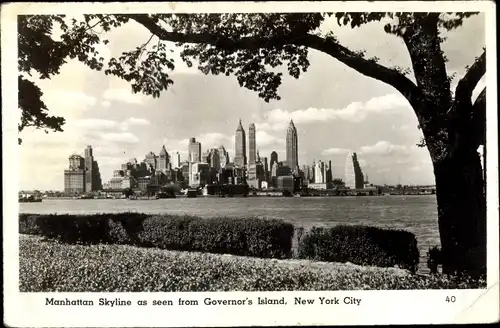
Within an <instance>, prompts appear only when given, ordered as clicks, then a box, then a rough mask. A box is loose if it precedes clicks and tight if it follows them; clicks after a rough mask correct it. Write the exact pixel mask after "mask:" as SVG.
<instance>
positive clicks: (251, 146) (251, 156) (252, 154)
mask: <svg viewBox="0 0 500 328" xmlns="http://www.w3.org/2000/svg"><path fill="white" fill-rule="evenodd" d="M255 133H256V131H255V124H254V123H251V124H250V126H249V127H248V164H255V163H256V162H257V153H256V151H257V144H256V140H255Z"/></svg>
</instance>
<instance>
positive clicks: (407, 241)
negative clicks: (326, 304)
mask: <svg viewBox="0 0 500 328" xmlns="http://www.w3.org/2000/svg"><path fill="white" fill-rule="evenodd" d="M298 257H299V258H303V259H315V260H319V261H327V262H342V263H343V262H352V263H355V264H359V265H374V266H380V267H393V266H396V265H397V266H399V267H401V268H404V269H408V270H410V271H412V272H416V271H417V269H418V262H419V257H420V253H419V251H418V247H417V239H416V237H415V235H414V234H413V233H411V232H408V231H403V230H389V229H381V228H375V227H365V226H345V225H339V226H335V227H332V228H323V227H320V228H318V227H315V228H312V229H311V230H310V231H309V232H308V233H307V234H306V235H305V236H304V237H303V238H302V240H301V242H300V245H299V249H298Z"/></svg>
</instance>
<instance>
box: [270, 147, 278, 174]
mask: <svg viewBox="0 0 500 328" xmlns="http://www.w3.org/2000/svg"><path fill="white" fill-rule="evenodd" d="M270 158H271V160H270V162H269V167H270V170H272V169H273V165H274V163H278V153H277V152H275V151H272V152H271V156H270Z"/></svg>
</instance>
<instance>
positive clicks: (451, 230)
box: [434, 147, 486, 277]
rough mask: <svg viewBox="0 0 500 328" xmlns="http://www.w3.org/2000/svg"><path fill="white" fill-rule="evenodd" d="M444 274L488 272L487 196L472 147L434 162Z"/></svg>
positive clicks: (479, 163)
mask: <svg viewBox="0 0 500 328" xmlns="http://www.w3.org/2000/svg"><path fill="white" fill-rule="evenodd" d="M434 174H435V178H436V196H437V203H438V222H439V232H440V237H441V247H442V258H443V273H445V274H457V275H462V274H467V275H471V276H473V277H479V276H481V275H483V274H485V273H486V197H485V194H484V190H483V185H484V181H483V174H482V169H481V162H480V155H479V153H478V152H477V150H476V149H473V148H472V147H469V148H468V149H465V147H463V148H462V149H459V150H457V151H455V152H453V155H450V156H447V157H445V158H444V159H442V160H440V161H437V162H435V163H434Z"/></svg>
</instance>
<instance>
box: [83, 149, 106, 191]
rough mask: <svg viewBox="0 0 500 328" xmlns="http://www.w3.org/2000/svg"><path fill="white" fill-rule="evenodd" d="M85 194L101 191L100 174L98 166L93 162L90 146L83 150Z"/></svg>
mask: <svg viewBox="0 0 500 328" xmlns="http://www.w3.org/2000/svg"><path fill="white" fill-rule="evenodd" d="M84 162H85V192H92V191H97V190H100V189H102V181H101V174H100V172H99V166H98V165H97V162H96V161H95V160H94V154H93V151H92V146H90V145H88V146H87V148H85V161H84Z"/></svg>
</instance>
